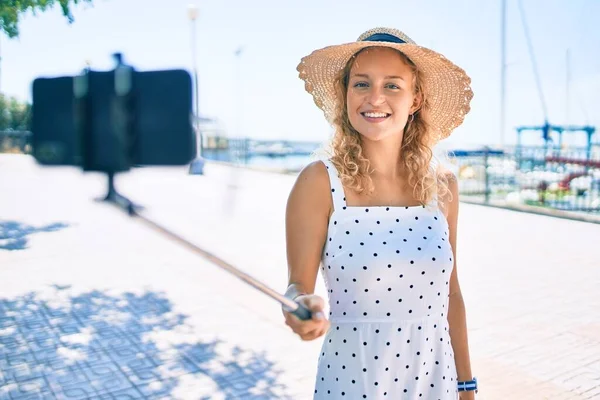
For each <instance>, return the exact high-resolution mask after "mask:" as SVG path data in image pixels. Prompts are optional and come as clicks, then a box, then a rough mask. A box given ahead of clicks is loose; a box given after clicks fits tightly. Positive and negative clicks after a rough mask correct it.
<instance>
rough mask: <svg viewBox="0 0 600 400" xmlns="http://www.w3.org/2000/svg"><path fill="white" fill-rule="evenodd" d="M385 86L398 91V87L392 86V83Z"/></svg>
mask: <svg viewBox="0 0 600 400" xmlns="http://www.w3.org/2000/svg"><path fill="white" fill-rule="evenodd" d="M387 86H388V88H390V89H400V86H398V85H394V84H393V83H390V84H389V85H387Z"/></svg>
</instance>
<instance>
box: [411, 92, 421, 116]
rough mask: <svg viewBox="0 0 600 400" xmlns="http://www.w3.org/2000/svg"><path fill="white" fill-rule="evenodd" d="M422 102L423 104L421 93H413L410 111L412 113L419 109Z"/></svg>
mask: <svg viewBox="0 0 600 400" xmlns="http://www.w3.org/2000/svg"><path fill="white" fill-rule="evenodd" d="M422 104H423V95H422V94H421V93H415V95H414V97H413V104H412V106H411V107H410V113H411V114H414V113H416V112H417V111H419V109H420V108H421V105H422Z"/></svg>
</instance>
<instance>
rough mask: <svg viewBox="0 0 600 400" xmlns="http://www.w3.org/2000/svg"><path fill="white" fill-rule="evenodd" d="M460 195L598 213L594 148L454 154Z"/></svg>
mask: <svg viewBox="0 0 600 400" xmlns="http://www.w3.org/2000/svg"><path fill="white" fill-rule="evenodd" d="M452 164H453V165H454V167H455V172H456V174H457V176H458V179H459V189H460V193H461V196H466V197H469V198H478V199H480V200H482V201H483V202H486V203H489V202H491V201H502V202H505V203H509V204H525V205H532V206H540V207H548V208H553V209H559V210H566V211H582V212H594V213H600V149H598V148H596V149H593V150H592V151H591V152H588V150H587V149H579V148H572V149H546V148H542V147H521V148H513V149H511V150H509V151H505V152H493V151H490V150H486V149H484V150H482V151H479V152H473V153H469V152H466V153H465V154H455V155H454V157H453V159H452Z"/></svg>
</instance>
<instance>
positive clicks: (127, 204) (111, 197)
mask: <svg viewBox="0 0 600 400" xmlns="http://www.w3.org/2000/svg"><path fill="white" fill-rule="evenodd" d="M101 200H102V201H106V202H108V203H111V204H113V205H115V206H117V207H118V208H120V209H121V210H123V211H125V212H126V213H127V214H128V215H129V216H130V217H135V218H137V219H139V220H140V221H142V222H144V223H145V224H146V225H147V226H149V227H150V228H152V229H154V230H156V231H158V232H160V233H162V234H164V235H166V236H168V237H170V238H171V239H173V240H175V241H176V242H178V243H179V244H181V245H183V246H184V247H187V248H188V249H189V250H192V251H193V252H195V253H197V254H199V255H200V256H202V257H204V258H206V259H207V260H209V261H211V262H212V263H214V264H216V265H217V266H219V267H221V268H223V269H224V270H225V271H227V272H229V273H231V274H233V275H235V276H237V277H238V278H240V279H241V280H242V281H244V282H246V283H247V284H249V285H250V286H252V287H254V288H255V289H258V290H260V291H261V292H263V293H264V294H266V295H267V296H270V297H271V298H273V299H275V300H277V301H278V302H279V303H281V304H282V305H283V306H284V307H285V310H286V311H288V312H290V313H291V314H294V315H295V316H296V317H298V318H299V319H301V320H308V319H311V316H312V315H311V312H310V310H308V309H307V308H306V307H304V306H303V305H301V304H299V303H297V302H295V301H294V300H292V299H289V298H287V297H285V296H283V295H281V294H280V293H278V292H276V291H275V290H273V289H271V288H270V287H268V286H267V285H265V284H264V283H262V282H260V281H258V280H256V279H254V278H252V277H251V276H250V275H248V274H246V273H244V272H242V271H240V270H239V269H237V268H236V267H234V266H233V265H231V264H229V263H228V262H226V261H224V260H223V259H221V258H219V257H217V256H215V255H214V254H212V253H210V252H208V251H206V250H203V249H201V248H200V247H198V246H196V245H195V244H193V243H191V242H190V241H188V240H186V239H184V238H182V237H181V236H179V235H177V234H175V233H173V232H171V231H169V230H168V229H166V228H164V227H162V226H160V225H159V224H157V223H156V222H154V221H152V220H150V219H149V218H146V217H144V216H143V215H142V214H140V213H139V212H138V210H140V209H141V208H142V207H140V206H139V205H136V204H134V203H133V202H132V201H131V200H129V199H128V198H126V197H125V196H123V195H121V194H120V193H118V192H117V190H116V188H115V180H114V173H112V172H109V173H108V193H107V194H106V197H105V198H103V199H101Z"/></svg>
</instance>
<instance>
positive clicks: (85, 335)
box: [0, 286, 291, 399]
mask: <svg viewBox="0 0 600 400" xmlns="http://www.w3.org/2000/svg"><path fill="white" fill-rule="evenodd" d="M186 318H187V317H186V316H185V315H182V314H178V313H175V312H174V311H173V310H172V306H171V304H170V302H169V300H168V299H167V298H165V297H164V296H163V295H162V294H160V293H156V292H145V293H143V294H134V293H124V294H121V295H118V296H111V295H108V294H106V293H103V292H100V291H92V292H89V293H84V294H73V293H72V290H71V288H70V287H68V286H62V287H60V286H54V287H52V288H49V289H48V291H44V292H39V293H29V294H27V295H24V296H20V297H17V298H12V299H7V298H0V398H2V399H5V398H8V399H48V398H50V399H52V398H62V399H88V398H94V399H155V398H190V399H191V398H193V399H217V398H218V399H273V398H281V399H289V398H291V397H289V396H288V395H287V394H286V387H285V386H283V385H281V384H279V383H278V382H277V378H278V376H279V374H280V372H279V371H276V370H275V369H274V364H273V363H272V362H270V361H269V360H268V359H267V358H266V357H265V355H264V354H258V353H256V352H253V351H252V350H249V349H242V348H239V347H234V346H228V344H227V343H224V342H222V341H220V340H218V339H216V340H210V341H201V340H198V338H199V335H198V333H199V332H197V331H196V332H194V331H193V329H192V327H191V326H189V325H186V323H185V321H186ZM207 333H212V332H207Z"/></svg>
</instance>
